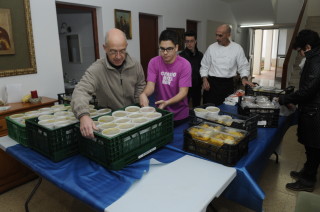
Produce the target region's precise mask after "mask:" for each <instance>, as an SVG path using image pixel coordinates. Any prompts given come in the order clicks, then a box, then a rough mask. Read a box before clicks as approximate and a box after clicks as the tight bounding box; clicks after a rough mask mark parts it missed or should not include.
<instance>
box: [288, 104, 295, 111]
mask: <svg viewBox="0 0 320 212" xmlns="http://www.w3.org/2000/svg"><path fill="white" fill-rule="evenodd" d="M286 106H287V108H288V109H289V110H291V111H293V110H295V109H296V106H295V105H294V104H292V103H290V104H287V105H286Z"/></svg>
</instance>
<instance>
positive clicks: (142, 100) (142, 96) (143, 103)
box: [139, 93, 149, 107]
mask: <svg viewBox="0 0 320 212" xmlns="http://www.w3.org/2000/svg"><path fill="white" fill-rule="evenodd" d="M139 101H140V106H141V107H147V106H149V99H148V97H147V95H146V94H145V93H142V94H140V96H139Z"/></svg>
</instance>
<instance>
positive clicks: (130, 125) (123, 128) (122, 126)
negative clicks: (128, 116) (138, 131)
mask: <svg viewBox="0 0 320 212" xmlns="http://www.w3.org/2000/svg"><path fill="white" fill-rule="evenodd" d="M118 128H119V129H120V131H121V132H126V131H128V130H131V129H133V128H135V124H134V123H124V124H119V125H118Z"/></svg>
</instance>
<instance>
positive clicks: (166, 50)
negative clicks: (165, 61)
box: [159, 47, 174, 53]
mask: <svg viewBox="0 0 320 212" xmlns="http://www.w3.org/2000/svg"><path fill="white" fill-rule="evenodd" d="M173 50H174V47H168V48H163V47H160V48H159V51H160V52H161V53H164V52H167V53H171V52H172V51H173Z"/></svg>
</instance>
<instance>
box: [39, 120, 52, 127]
mask: <svg viewBox="0 0 320 212" xmlns="http://www.w3.org/2000/svg"><path fill="white" fill-rule="evenodd" d="M54 123H55V120H54V119H45V120H41V121H39V122H38V124H39V125H42V126H44V127H46V128H49V129H53V128H54Z"/></svg>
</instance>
